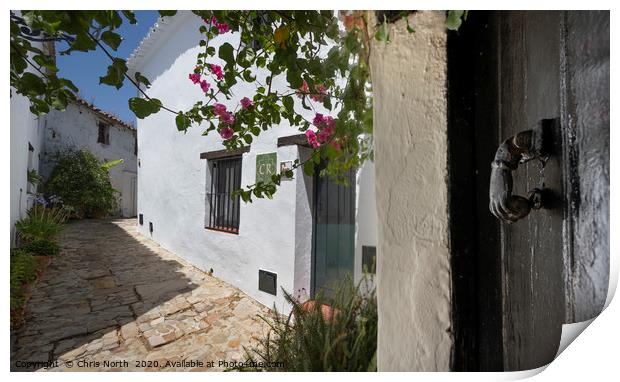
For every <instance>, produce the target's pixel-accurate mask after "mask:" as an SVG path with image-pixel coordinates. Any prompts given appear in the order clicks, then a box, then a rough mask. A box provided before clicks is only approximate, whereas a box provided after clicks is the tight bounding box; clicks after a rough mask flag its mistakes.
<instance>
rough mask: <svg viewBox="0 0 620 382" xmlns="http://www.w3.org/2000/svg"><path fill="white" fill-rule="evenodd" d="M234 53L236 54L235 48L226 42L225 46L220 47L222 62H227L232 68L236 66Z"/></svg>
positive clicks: (219, 52) (219, 53)
mask: <svg viewBox="0 0 620 382" xmlns="http://www.w3.org/2000/svg"><path fill="white" fill-rule="evenodd" d="M233 52H234V48H233V46H232V45H230V44H229V43H227V42H225V43H224V44H222V45H220V49H219V51H218V56H219V57H220V58H221V59H222V60H224V61H226V64H227V65H229V66H230V67H233V66H235V56H234V53H233Z"/></svg>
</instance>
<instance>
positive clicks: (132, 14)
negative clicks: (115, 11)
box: [121, 11, 138, 25]
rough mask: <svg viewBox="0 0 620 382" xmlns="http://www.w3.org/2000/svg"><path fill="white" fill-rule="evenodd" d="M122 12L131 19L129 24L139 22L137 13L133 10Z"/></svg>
mask: <svg viewBox="0 0 620 382" xmlns="http://www.w3.org/2000/svg"><path fill="white" fill-rule="evenodd" d="M121 12H122V13H123V15H124V16H125V17H126V18H127V20H129V24H131V25H133V24H135V23H137V22H138V20H136V15H135V13H133V11H121Z"/></svg>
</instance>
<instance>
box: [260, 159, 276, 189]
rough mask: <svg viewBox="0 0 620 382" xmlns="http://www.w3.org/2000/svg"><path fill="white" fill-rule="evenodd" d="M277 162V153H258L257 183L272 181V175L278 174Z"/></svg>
mask: <svg viewBox="0 0 620 382" xmlns="http://www.w3.org/2000/svg"><path fill="white" fill-rule="evenodd" d="M277 162H278V158H277V154H276V153H269V154H258V155H257V156H256V183H258V182H263V183H271V176H272V175H275V174H276V165H277Z"/></svg>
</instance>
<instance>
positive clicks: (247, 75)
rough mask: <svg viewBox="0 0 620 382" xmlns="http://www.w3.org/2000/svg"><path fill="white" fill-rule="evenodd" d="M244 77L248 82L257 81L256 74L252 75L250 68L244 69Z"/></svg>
mask: <svg viewBox="0 0 620 382" xmlns="http://www.w3.org/2000/svg"><path fill="white" fill-rule="evenodd" d="M243 79H244V80H245V81H246V82H254V81H256V76H252V72H251V71H250V70H244V71H243Z"/></svg>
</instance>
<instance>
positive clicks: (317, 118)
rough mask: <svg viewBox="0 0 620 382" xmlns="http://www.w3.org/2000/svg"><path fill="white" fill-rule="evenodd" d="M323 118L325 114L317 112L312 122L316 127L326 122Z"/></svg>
mask: <svg viewBox="0 0 620 382" xmlns="http://www.w3.org/2000/svg"><path fill="white" fill-rule="evenodd" d="M323 118H324V117H323V114H321V113H316V115H315V116H314V119H313V120H312V124H313V125H314V126H316V127H320V126H321V125H322V124H323V122H324V119H323Z"/></svg>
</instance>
